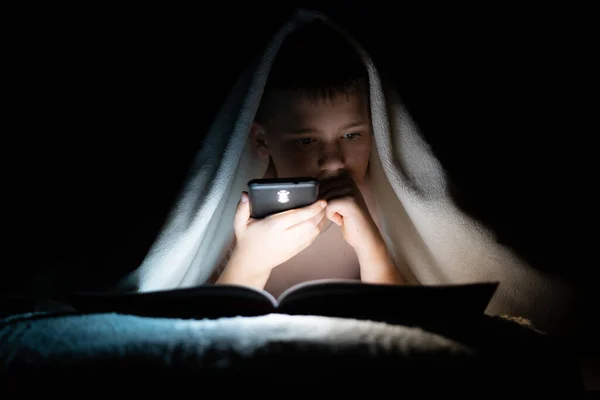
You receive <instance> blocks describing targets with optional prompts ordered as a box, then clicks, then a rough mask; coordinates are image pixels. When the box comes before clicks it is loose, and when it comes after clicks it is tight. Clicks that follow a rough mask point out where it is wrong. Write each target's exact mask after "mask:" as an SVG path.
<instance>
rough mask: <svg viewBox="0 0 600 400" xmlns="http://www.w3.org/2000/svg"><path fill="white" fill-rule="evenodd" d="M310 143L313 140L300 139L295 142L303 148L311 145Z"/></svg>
mask: <svg viewBox="0 0 600 400" xmlns="http://www.w3.org/2000/svg"><path fill="white" fill-rule="evenodd" d="M312 142H313V139H311V138H302V139H298V140H296V143H298V144H301V145H303V146H307V145H309V144H311V143H312Z"/></svg>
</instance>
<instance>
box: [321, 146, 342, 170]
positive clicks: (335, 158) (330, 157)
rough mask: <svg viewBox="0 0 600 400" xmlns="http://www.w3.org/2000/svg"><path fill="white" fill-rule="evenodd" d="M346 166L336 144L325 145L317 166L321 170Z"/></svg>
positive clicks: (339, 168)
mask: <svg viewBox="0 0 600 400" xmlns="http://www.w3.org/2000/svg"><path fill="white" fill-rule="evenodd" d="M345 166H346V163H345V160H344V154H343V153H342V152H341V149H340V148H339V146H337V145H333V146H327V148H324V149H323V152H322V153H321V157H320V159H319V167H320V168H321V170H322V171H338V170H341V169H344V168H345Z"/></svg>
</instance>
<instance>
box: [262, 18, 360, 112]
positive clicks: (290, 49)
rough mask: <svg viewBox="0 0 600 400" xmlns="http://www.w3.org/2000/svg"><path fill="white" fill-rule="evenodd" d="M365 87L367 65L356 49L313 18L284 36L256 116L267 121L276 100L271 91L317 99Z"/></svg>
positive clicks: (332, 96)
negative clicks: (311, 21) (312, 20)
mask: <svg viewBox="0 0 600 400" xmlns="http://www.w3.org/2000/svg"><path fill="white" fill-rule="evenodd" d="M367 87H368V74H367V69H366V67H365V65H364V63H363V61H362V59H361V58H360V56H359V54H358V53H357V51H356V49H355V48H354V47H353V46H352V45H351V44H350V43H349V42H348V40H347V39H346V38H345V37H343V36H342V35H341V34H340V33H338V32H337V31H335V30H333V29H332V28H331V27H329V26H327V25H326V24H325V23H323V22H321V21H318V22H313V23H311V24H308V25H306V26H304V27H301V28H299V29H298V30H296V31H294V32H292V33H291V34H289V35H288V36H287V37H286V39H285V40H284V42H283V44H282V46H281V48H280V49H279V52H278V53H277V55H276V57H275V59H274V60H273V65H272V67H271V72H270V73H269V77H268V79H267V83H266V85H265V89H264V93H263V96H262V101H261V104H260V106H259V109H258V113H257V115H256V120H257V121H258V122H260V123H268V121H269V119H270V118H271V117H272V116H273V114H274V113H275V112H276V105H277V103H278V102H277V100H276V99H275V98H274V97H275V96H274V94H276V93H279V92H295V93H298V94H300V95H303V96H305V98H307V99H309V100H312V101H317V100H326V99H333V98H334V97H336V96H338V95H351V94H365V95H366V94H367ZM367 98H368V96H367Z"/></svg>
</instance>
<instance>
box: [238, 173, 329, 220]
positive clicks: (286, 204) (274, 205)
mask: <svg viewBox="0 0 600 400" xmlns="http://www.w3.org/2000/svg"><path fill="white" fill-rule="evenodd" d="M248 196H249V197H250V216H251V217H252V218H265V217H268V216H269V215H272V214H276V213H279V212H282V211H287V210H291V209H294V208H300V207H304V206H307V205H310V204H313V203H314V202H316V201H317V199H318V198H319V181H318V180H317V179H315V178H310V177H309V178H304V177H300V178H270V179H253V180H251V181H250V182H248Z"/></svg>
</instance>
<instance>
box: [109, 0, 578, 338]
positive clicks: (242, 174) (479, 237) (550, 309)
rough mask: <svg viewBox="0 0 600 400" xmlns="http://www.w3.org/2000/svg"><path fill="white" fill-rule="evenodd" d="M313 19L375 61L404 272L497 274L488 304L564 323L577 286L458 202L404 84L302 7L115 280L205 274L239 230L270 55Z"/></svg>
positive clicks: (397, 253) (387, 180)
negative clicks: (533, 260)
mask: <svg viewBox="0 0 600 400" xmlns="http://www.w3.org/2000/svg"><path fill="white" fill-rule="evenodd" d="M316 19H320V20H322V21H325V22H326V23H328V24H330V26H331V27H332V29H336V30H338V31H339V32H341V33H342V34H343V35H345V36H346V37H347V38H348V40H349V41H350V42H351V43H352V44H353V45H354V47H355V48H356V51H357V52H358V53H359V54H360V56H361V58H362V60H363V61H364V64H365V66H366V67H367V69H368V75H369V87H370V100H371V116H372V125H373V132H374V136H375V145H374V146H373V149H372V155H371V164H370V174H371V177H370V178H371V181H372V183H373V192H374V196H375V199H376V202H377V204H378V207H379V208H380V209H381V212H382V215H383V216H384V218H383V219H384V226H383V227H382V230H383V232H382V235H383V237H384V239H385V241H386V244H387V246H388V248H389V250H390V252H391V254H392V257H393V259H394V260H395V261H396V264H397V265H398V267H399V268H400V269H401V272H402V274H403V275H404V276H405V277H407V279H408V280H409V282H410V283H414V284H422V285H433V284H445V283H471V282H481V281H498V282H500V287H499V290H498V292H497V293H496V295H495V297H494V299H493V300H492V301H491V303H490V305H489V307H488V309H487V310H486V312H487V313H489V314H509V315H514V316H520V317H524V318H527V319H530V320H532V321H533V322H534V323H535V325H536V326H538V327H539V328H541V329H543V330H546V331H552V330H553V329H554V328H556V327H558V326H560V325H561V324H562V323H563V320H564V319H566V318H567V316H568V315H569V313H570V310H571V307H572V305H573V302H574V292H573V290H572V288H571V287H570V286H568V285H567V284H566V283H563V282H562V281H560V280H559V279H557V278H555V277H553V276H548V275H546V274H544V273H543V272H541V271H539V270H536V269H534V268H532V267H531V266H529V265H528V264H527V263H526V262H525V261H524V260H523V259H521V258H519V257H518V256H517V255H516V254H515V253H514V252H512V251H511V250H510V249H509V248H507V247H505V246H504V245H501V244H499V243H498V242H497V241H496V239H495V237H494V235H493V233H492V232H491V231H490V230H489V229H487V228H486V227H485V226H483V225H482V224H481V223H479V222H477V221H475V220H474V219H473V218H472V217H470V216H468V215H466V214H465V213H464V212H463V211H461V210H460V209H459V208H458V207H457V205H456V204H455V203H454V202H453V200H452V197H451V195H450V191H449V183H448V179H447V176H446V174H445V172H444V169H443V167H442V165H441V164H440V162H439V160H438V159H436V157H435V156H434V154H433V152H432V150H431V148H430V146H429V145H428V143H427V142H426V141H425V140H424V139H423V136H422V135H421V133H420V131H419V128H418V126H416V124H415V123H414V121H413V120H412V119H411V116H410V115H409V114H408V112H407V111H406V108H405V107H404V105H403V103H402V100H401V97H400V95H399V93H397V91H396V90H395V88H394V87H393V85H391V84H389V83H388V82H387V81H385V79H384V78H383V77H382V76H381V74H380V71H379V69H378V68H377V66H376V65H375V64H374V62H373V60H372V59H371V57H370V56H369V54H368V53H367V52H366V51H365V49H363V48H362V47H361V46H360V45H359V44H358V43H357V42H356V41H355V40H354V39H353V38H352V37H351V35H350V34H349V33H348V32H347V31H345V30H344V29H343V28H342V27H340V26H338V25H337V24H336V23H335V22H334V21H331V20H330V19H329V18H328V17H327V16H325V15H323V14H321V13H319V12H314V11H310V10H298V11H297V12H295V13H294V14H293V15H292V16H291V18H290V19H289V20H288V21H286V22H285V23H284V24H283V26H282V27H281V29H280V30H279V31H278V32H276V33H275V35H274V36H273V38H272V40H271V41H270V42H269V43H268V45H267V46H266V48H265V49H264V52H263V53H262V54H259V56H258V57H257V58H256V60H254V61H253V62H252V63H251V64H250V65H249V66H248V68H247V69H246V70H245V72H244V74H243V75H242V76H241V77H240V78H239V80H238V82H237V84H236V85H235V87H234V88H233V89H232V91H231V93H230V95H229V97H228V98H227V100H226V102H225V104H224V105H223V106H222V108H221V110H220V112H219V113H218V115H217V116H216V118H215V120H214V123H213V124H212V125H211V128H210V130H209V132H208V133H207V136H206V138H205V141H204V143H203V144H202V146H201V148H200V149H199V151H198V154H197V156H196V158H195V161H194V162H193V165H192V166H191V169H190V171H189V175H188V178H187V180H186V184H185V186H184V188H183V190H182V192H181V194H180V197H179V199H178V200H177V202H176V204H174V206H173V209H172V212H171V213H170V215H169V217H168V220H167V222H166V224H165V225H164V227H163V228H162V230H161V232H160V234H159V236H158V238H157V239H156V241H155V243H154V244H153V246H152V247H151V249H150V250H149V252H148V254H147V256H146V258H145V259H144V261H143V262H142V264H141V265H140V266H139V268H137V269H136V270H135V271H134V272H133V273H131V274H130V275H128V276H127V277H125V278H124V279H123V280H122V281H121V282H120V283H119V285H118V286H117V289H119V290H136V291H153V290H165V289H172V288H181V287H190V286H195V285H199V284H203V283H205V282H207V280H208V279H209V277H210V275H211V273H212V272H213V271H214V270H215V268H216V267H217V265H218V264H219V262H220V261H221V260H222V259H223V257H225V252H226V251H227V249H228V246H229V244H230V243H231V240H232V238H233V216H234V212H235V209H236V204H237V202H238V201H239V197H240V193H241V192H242V191H243V190H247V186H246V184H247V182H248V181H249V180H251V179H254V178H260V177H262V176H263V175H264V173H265V171H266V169H267V161H265V160H264V159H261V158H259V157H257V156H256V155H255V154H254V152H253V151H252V149H251V144H250V140H249V134H248V133H249V131H250V127H251V124H252V122H253V119H254V117H255V115H256V112H257V108H258V106H259V103H260V100H261V96H262V93H263V88H264V86H265V83H266V81H267V78H268V76H269V71H270V67H271V64H272V62H273V59H274V57H275V56H276V54H277V52H278V49H279V48H280V46H281V44H282V43H283V42H284V41H285V39H286V36H287V35H288V34H289V33H291V32H293V31H294V30H295V29H297V28H298V27H300V26H302V24H305V23H308V22H311V21H314V20H316ZM390 43H392V41H390ZM396 49H397V50H396ZM394 51H401V46H396V47H394ZM407 62H410V60H408V61H407ZM460 118H468V115H464V116H460Z"/></svg>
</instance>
